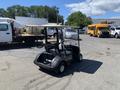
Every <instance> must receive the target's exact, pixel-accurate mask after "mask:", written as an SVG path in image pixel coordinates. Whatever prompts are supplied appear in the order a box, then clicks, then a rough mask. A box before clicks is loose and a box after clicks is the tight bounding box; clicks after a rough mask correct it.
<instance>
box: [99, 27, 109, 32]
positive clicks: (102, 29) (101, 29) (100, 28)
mask: <svg viewBox="0 0 120 90" xmlns="http://www.w3.org/2000/svg"><path fill="white" fill-rule="evenodd" d="M97 28H98V30H100V31H104V30H109V27H97Z"/></svg>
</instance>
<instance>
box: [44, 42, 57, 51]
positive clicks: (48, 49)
mask: <svg viewBox="0 0 120 90" xmlns="http://www.w3.org/2000/svg"><path fill="white" fill-rule="evenodd" d="M45 49H46V51H47V52H51V51H52V49H55V51H58V47H57V45H56V44H47V45H45Z"/></svg>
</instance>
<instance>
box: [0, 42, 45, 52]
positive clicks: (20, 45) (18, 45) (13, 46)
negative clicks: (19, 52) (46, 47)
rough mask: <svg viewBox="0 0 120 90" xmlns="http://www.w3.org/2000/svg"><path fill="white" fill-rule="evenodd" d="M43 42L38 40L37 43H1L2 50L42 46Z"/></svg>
mask: <svg viewBox="0 0 120 90" xmlns="http://www.w3.org/2000/svg"><path fill="white" fill-rule="evenodd" d="M42 46H43V43H42V42H36V43H31V44H27V43H14V44H3V45H0V50H1V51H2V50H10V49H21V48H32V47H38V48H40V47H42Z"/></svg>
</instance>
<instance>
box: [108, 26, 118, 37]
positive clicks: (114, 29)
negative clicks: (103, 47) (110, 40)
mask: <svg viewBox="0 0 120 90" xmlns="http://www.w3.org/2000/svg"><path fill="white" fill-rule="evenodd" d="M110 31H111V36H112V37H115V38H120V26H117V27H115V26H112V27H110Z"/></svg>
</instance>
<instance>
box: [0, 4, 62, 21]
mask: <svg viewBox="0 0 120 90" xmlns="http://www.w3.org/2000/svg"><path fill="white" fill-rule="evenodd" d="M0 16H2V17H10V18H15V16H26V17H36V18H47V19H48V21H49V22H52V23H56V22H57V21H58V22H59V23H63V22H64V19H63V16H62V15H59V9H58V8H57V7H48V6H31V7H25V6H20V5H14V6H11V7H8V8H7V10H4V9H0Z"/></svg>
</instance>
